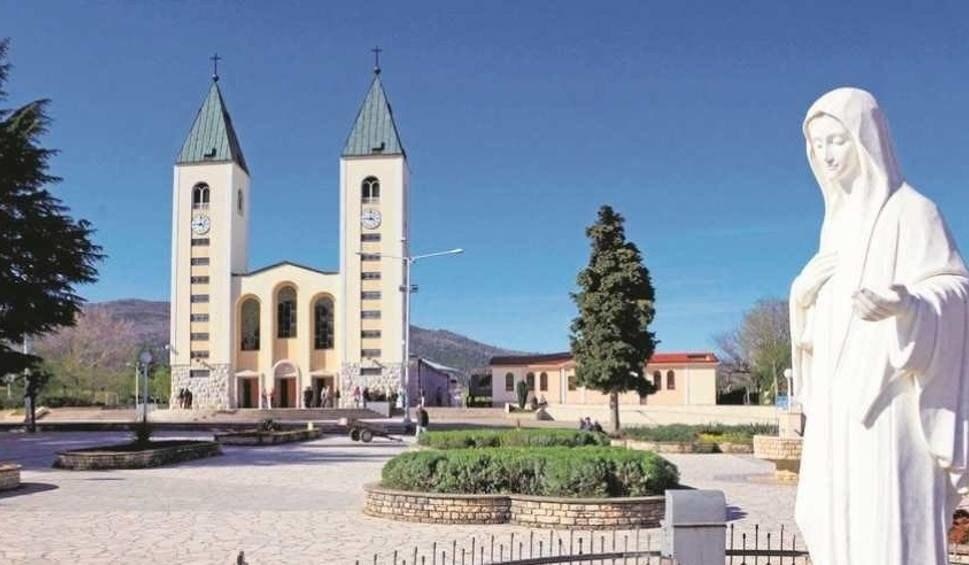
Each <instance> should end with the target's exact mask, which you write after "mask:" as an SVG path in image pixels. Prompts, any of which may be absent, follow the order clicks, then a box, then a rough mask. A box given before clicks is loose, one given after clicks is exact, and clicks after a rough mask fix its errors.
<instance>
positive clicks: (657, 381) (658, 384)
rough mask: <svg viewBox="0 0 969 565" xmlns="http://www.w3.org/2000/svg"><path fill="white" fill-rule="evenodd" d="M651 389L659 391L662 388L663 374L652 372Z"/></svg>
mask: <svg viewBox="0 0 969 565" xmlns="http://www.w3.org/2000/svg"><path fill="white" fill-rule="evenodd" d="M653 388H654V389H656V390H661V389H662V388H663V373H660V372H659V371H653Z"/></svg>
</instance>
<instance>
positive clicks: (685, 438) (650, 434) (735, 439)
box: [623, 424, 777, 444]
mask: <svg viewBox="0 0 969 565" xmlns="http://www.w3.org/2000/svg"><path fill="white" fill-rule="evenodd" d="M623 435H624V436H625V437H627V438H630V439H638V440H643V441H663V442H678V443H689V442H694V441H700V442H705V443H744V444H752V443H753V441H754V436H755V435H777V426H771V425H767V424H742V425H733V426H728V425H724V424H704V425H698V426H690V425H686V424H670V425H666V426H653V427H633V428H625V429H623Z"/></svg>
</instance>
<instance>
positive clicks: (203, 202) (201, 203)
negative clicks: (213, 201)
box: [192, 182, 209, 208]
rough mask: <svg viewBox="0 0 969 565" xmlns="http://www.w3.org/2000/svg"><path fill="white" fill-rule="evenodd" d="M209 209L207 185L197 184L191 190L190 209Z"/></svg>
mask: <svg viewBox="0 0 969 565" xmlns="http://www.w3.org/2000/svg"><path fill="white" fill-rule="evenodd" d="M208 207H209V185H207V184H205V183H204V182H203V183H199V184H197V185H195V188H193V189H192V208H208Z"/></svg>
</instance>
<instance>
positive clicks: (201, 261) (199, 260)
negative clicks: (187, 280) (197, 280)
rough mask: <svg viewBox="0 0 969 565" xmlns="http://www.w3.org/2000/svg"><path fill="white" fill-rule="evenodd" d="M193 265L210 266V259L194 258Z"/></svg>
mask: <svg viewBox="0 0 969 565" xmlns="http://www.w3.org/2000/svg"><path fill="white" fill-rule="evenodd" d="M192 264H193V265H208V264H209V258H208V257H192Z"/></svg>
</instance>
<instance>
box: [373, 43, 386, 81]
mask: <svg viewBox="0 0 969 565" xmlns="http://www.w3.org/2000/svg"><path fill="white" fill-rule="evenodd" d="M371 51H373V74H375V75H379V74H380V52H381V51H383V49H381V48H380V46H379V45H378V46H376V47H374V48H373V49H371Z"/></svg>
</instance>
